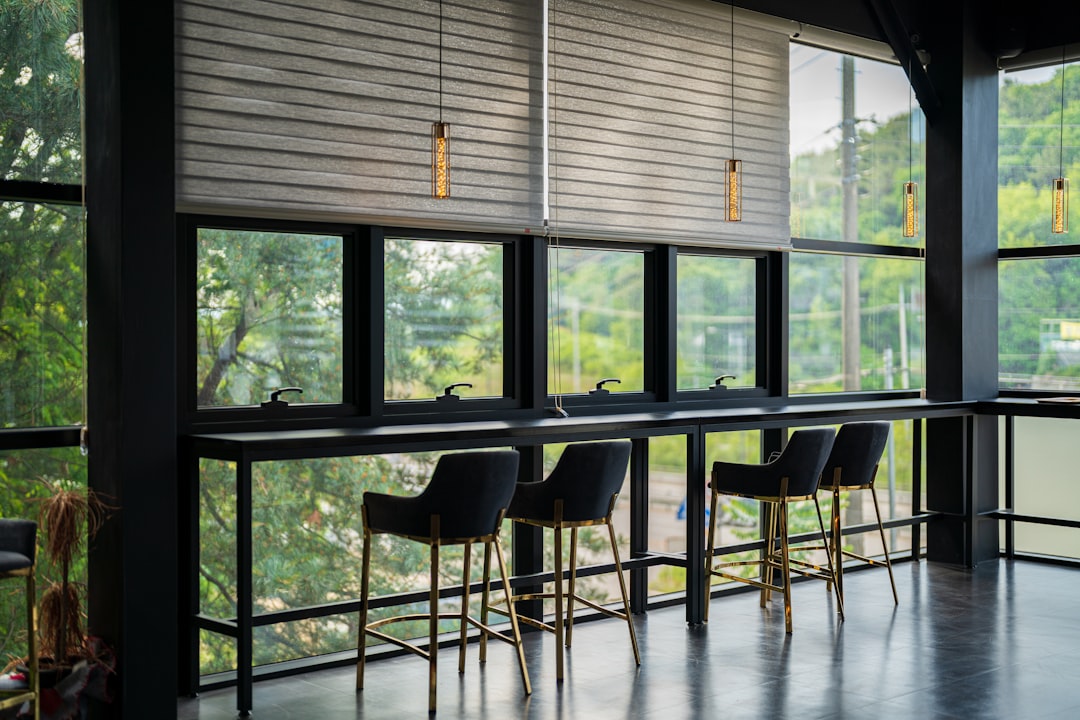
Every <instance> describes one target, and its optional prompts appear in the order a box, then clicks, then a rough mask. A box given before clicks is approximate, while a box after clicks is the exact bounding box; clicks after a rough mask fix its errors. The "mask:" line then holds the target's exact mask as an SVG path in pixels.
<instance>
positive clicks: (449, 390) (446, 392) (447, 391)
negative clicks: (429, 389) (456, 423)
mask: <svg viewBox="0 0 1080 720" xmlns="http://www.w3.org/2000/svg"><path fill="white" fill-rule="evenodd" d="M459 387H467V388H471V387H472V383H466V382H460V383H453V384H452V385H447V386H446V387H444V388H443V391H442V395H436V396H435V399H436V400H438V401H439V402H448V401H449V402H453V401H454V400H460V399H461V396H460V395H455V394H454V388H459Z"/></svg>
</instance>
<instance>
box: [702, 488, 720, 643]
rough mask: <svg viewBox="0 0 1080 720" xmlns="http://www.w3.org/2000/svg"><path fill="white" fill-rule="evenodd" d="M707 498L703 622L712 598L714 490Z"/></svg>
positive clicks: (714, 536) (714, 537) (715, 497)
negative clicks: (707, 525)
mask: <svg viewBox="0 0 1080 720" xmlns="http://www.w3.org/2000/svg"><path fill="white" fill-rule="evenodd" d="M710 496H711V497H710V498H709V536H708V540H707V541H706V546H705V622H709V604H710V601H711V600H712V578H713V576H712V560H713V543H714V542H715V541H716V505H717V496H716V490H715V489H714V490H712V491H711V492H710Z"/></svg>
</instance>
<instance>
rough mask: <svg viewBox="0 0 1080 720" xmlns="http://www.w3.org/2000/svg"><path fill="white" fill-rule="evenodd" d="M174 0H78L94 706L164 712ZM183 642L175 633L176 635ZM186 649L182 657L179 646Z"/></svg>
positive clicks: (113, 712) (172, 699) (173, 509)
mask: <svg viewBox="0 0 1080 720" xmlns="http://www.w3.org/2000/svg"><path fill="white" fill-rule="evenodd" d="M173 13H174V9H173V6H172V3H153V2H133V1H127V0H85V2H84V4H83V19H84V29H85V53H86V55H85V57H86V65H85V72H86V84H85V88H86V102H85V108H86V148H85V157H86V161H87V178H86V183H87V187H86V197H87V231H86V232H87V240H86V288H87V299H86V313H87V333H88V334H87V424H88V428H89V438H88V440H89V451H90V454H89V458H88V462H89V483H90V487H91V488H92V489H93V490H94V491H95V492H97V493H99V494H100V495H101V496H102V498H103V499H104V500H105V501H106V502H108V503H109V504H110V505H114V506H116V508H117V510H116V511H115V512H114V513H113V514H112V516H111V517H110V519H109V520H108V521H107V522H106V524H105V526H104V527H103V528H102V529H101V531H100V532H99V533H98V535H97V537H96V539H95V540H94V542H92V543H91V544H90V547H89V550H88V564H89V586H88V606H89V624H90V632H91V633H93V634H95V635H98V636H100V637H102V638H103V639H104V640H105V641H106V642H108V643H109V644H110V645H112V646H113V647H114V648H115V650H116V653H117V658H118V663H119V664H118V673H117V675H116V677H115V678H112V680H114V681H115V683H116V691H117V692H116V696H115V699H114V700H113V702H111V703H108V704H102V705H100V706H98V705H95V706H94V707H92V708H91V714H92V715H93V716H94V717H116V718H119V717H145V718H165V717H174V716H175V715H176V698H177V694H178V693H177V690H178V677H179V672H178V667H179V658H180V649H181V645H180V643H179V640H178V636H179V632H180V630H179V628H180V627H182V626H183V624H184V623H185V622H186V619H180V618H179V615H178V613H179V605H180V603H179V602H178V595H179V593H178V588H179V584H180V583H179V580H178V574H179V570H178V561H177V557H178V554H179V549H178V536H177V515H178V513H177V496H178V490H177V488H178V475H179V473H181V472H183V471H182V470H181V469H180V468H179V467H178V464H177V367H176V363H177V329H176V308H177V300H176V298H177V287H176V256H177V243H176V228H175V213H174V195H175V193H174V180H173V178H174V157H175V142H174V130H173V127H174V112H175V98H174V82H173ZM184 647H185V648H186V644H185V646H184ZM185 660H187V659H186V658H185Z"/></svg>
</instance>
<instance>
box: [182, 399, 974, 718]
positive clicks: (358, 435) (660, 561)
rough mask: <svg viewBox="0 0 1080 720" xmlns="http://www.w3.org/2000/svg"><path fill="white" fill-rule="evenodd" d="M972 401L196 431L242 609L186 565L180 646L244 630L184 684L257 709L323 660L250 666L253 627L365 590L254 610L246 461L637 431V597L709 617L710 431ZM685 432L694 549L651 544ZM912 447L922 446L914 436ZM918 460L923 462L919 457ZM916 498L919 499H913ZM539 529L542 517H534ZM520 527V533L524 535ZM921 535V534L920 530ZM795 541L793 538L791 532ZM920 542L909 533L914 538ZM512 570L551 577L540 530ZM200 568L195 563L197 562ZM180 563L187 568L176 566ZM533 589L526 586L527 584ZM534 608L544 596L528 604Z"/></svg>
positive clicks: (398, 599) (521, 582) (535, 457)
mask: <svg viewBox="0 0 1080 720" xmlns="http://www.w3.org/2000/svg"><path fill="white" fill-rule="evenodd" d="M973 407H974V403H966V402H954V403H928V402H926V401H922V400H895V401H891V402H883V403H877V404H875V405H869V404H865V403H857V404H849V403H832V404H818V405H808V404H806V405H800V406H792V407H789V408H786V409H783V410H777V409H774V410H768V409H763V408H755V409H753V410H748V411H744V410H743V409H712V410H703V411H692V410H684V411H679V412H672V413H666V414H658V413H649V412H644V413H627V414H620V415H614V416H593V417H584V418H570V419H562V420H561V419H557V418H550V419H540V420H537V419H520V420H506V421H501V422H492V423H483V424H481V425H476V424H474V423H470V422H453V423H444V424H427V425H423V426H410V427H406V428H393V427H390V426H383V427H380V428H355V429H352V430H345V429H340V428H336V429H330V430H328V431H327V432H326V433H323V434H319V433H310V432H302V433H297V432H292V431H263V432H252V433H231V432H230V433H217V434H199V435H193V436H190V437H189V438H188V440H187V443H188V448H187V452H186V455H187V457H188V461H189V464H190V469H189V473H188V477H189V478H190V481H191V483H192V484H193V485H195V486H196V487H194V488H192V487H189V488H187V493H186V496H187V497H189V498H197V484H198V459H199V458H212V459H217V460H224V461H230V462H233V463H235V465H236V489H237V492H236V502H237V507H236V515H237V528H238V537H237V556H236V563H237V606H238V608H240V611H239V614H238V616H237V617H235V618H211V617H207V616H203V615H200V614H199V612H198V592H197V587H198V577H197V568H198V563H197V562H189V563H188V564H187V566H186V575H187V576H186V578H184V579H183V580H182V583H183V587H182V592H181V594H180V595H181V597H182V598H186V607H185V608H184V609H183V610H182V612H184V613H186V618H185V622H186V623H187V633H188V637H187V642H185V643H182V646H184V647H188V648H197V645H198V643H197V639H198V632H199V631H200V630H209V631H212V632H217V633H221V634H224V635H227V636H229V637H235V638H237V642H238V668H239V670H238V671H237V672H236V673H226V674H222V675H218V676H215V677H214V678H213V679H211V680H209V682H210V683H212V685H210V684H205V683H204V681H203V679H202V678H200V677H199V675H198V653H197V652H192V654H190V655H189V656H187V657H186V658H185V659H184V664H185V668H183V670H184V671H185V672H184V674H183V677H184V678H185V681H184V682H185V683H186V690H187V691H188V692H190V693H196V692H198V691H199V690H202V689H207V688H208V687H211V686H213V687H218V686H221V685H231V684H235V685H236V686H237V709H238V711H239V712H240V714H241V715H246V714H247V713H248V712H250V710H251V709H252V684H253V682H254V681H255V680H256V679H262V678H264V677H271V676H280V675H282V674H288V673H289V672H300V671H303V670H307V669H311V668H312V667H315V666H317V665H318V664H320V663H321V662H323V661H322V660H313V661H311V662H304V663H299V664H295V668H294V669H293V670H287V669H285V668H282V667H279V666H269V667H264V668H252V667H251V659H252V647H251V645H252V632H253V629H254V628H255V627H261V626H266V625H271V624H274V623H279V622H286V621H290V620H299V619H308V618H313V617H322V616H325V615H333V614H340V613H343V612H352V611H355V610H357V609H358V608H359V601H358V600H348V601H342V602H337V603H332V604H327V605H318V606H311V607H307V608H295V609H290V610H287V611H281V612H273V613H260V614H258V615H255V614H254V613H253V612H252V602H251V601H252V588H251V582H252V581H251V568H252V559H253V558H252V538H251V514H250V513H251V507H250V503H251V474H252V473H251V465H252V463H255V462H272V461H275V460H286V459H303V458H317V457H339V456H352V455H375V454H383V453H389V452H402V453H403V452H412V451H420V450H453V449H464V448H487V447H515V448H517V449H519V451H521V452H522V455H523V463H524V464H523V467H522V469H521V473H522V479H531V478H535V477H536V476H537V475H539V474H540V471H541V469H542V454H543V453H542V446H543V445H545V444H549V443H561V442H571V441H575V440H596V439H610V438H630V439H631V440H632V441H633V444H634V449H633V451H632V455H631V468H630V477H631V490H630V494H631V502H632V506H631V517H632V518H633V525H632V527H631V557H630V558H629V559H627V560H626V561H625V562H624V563H623V565H624V568H625V569H628V570H630V572H631V594H632V596H633V600H632V603H633V605H632V609H633V611H634V612H642V611H644V610H645V609H646V608H647V607H649V606H650V605H652V606H659V605H661V604H670V603H673V602H680V603H685V607H686V619H687V622H688V623H690V624H697V623H700V622H701V621H702V619H703V617H704V602H705V601H704V594H705V587H706V585H705V583H706V576H705V574H704V559H705V548H704V545H703V543H702V542H700V541H699V540H700V539H702V538H704V531H705V520H704V518H705V507H704V503H705V500H704V498H705V475H706V472H705V438H706V435H707V434H708V433H710V432H726V431H733V430H747V429H761V430H763V433H762V435H763V442H765V443H768V442H772V441H777V440H779V438H780V436H781V435H782V433H783V432H784V431H785V430H786V429H787V428H790V427H798V426H803V425H821V424H831V423H837V422H843V421H846V420H849V419H855V418H862V419H867V418H875V419H893V420H899V419H911V420H912V421H913V422H916V423H921V419H922V418H927V417H929V418H966V417H968V416H970V414H971V413H972V411H973ZM673 435H681V436H683V437H684V438H685V439H686V459H687V463H686V497H687V524H686V538H687V550H686V552H685V553H660V552H652V551H650V550H649V549H648V531H647V508H646V507H645V505H646V504H647V503H646V502H645V501H646V500H647V496H648V488H647V463H648V440H649V438H652V437H659V436H673ZM914 450H920V451H921V446H916V447H915V448H914V449H913V451H914ZM915 465H916V467H918V465H919V463H918V462H916V463H915ZM915 502H916V503H917V502H918V500H917V499H916V501H915ZM198 512H199V511H198V502H197V500H193V501H192V504H191V505H189V506H188V507H187V508H186V511H185V515H186V517H185V519H184V521H183V524H185V525H187V527H189V528H197V527H198V526H199V518H198ZM933 516H934V514H933V513H922V512H920V513H918V514H913V516H912V517H910V518H897V519H891V520H889V521H888V522H887V523H886V526H887V527H901V526H906V525H911V526H913V527H918V526H919V525H920V524H921V523H924V522H927V521H929V520H930V519H931V518H932V517H933ZM876 529H877V526H876V524H868V525H865V526H853V527H850V528H847V529H846V530H845V534H851V533H856V532H864V531H870V530H876ZM530 530H533V531H535V529H532V528H531V529H530ZM519 537H520V538H521V539H523V540H524V541H525V542H524V544H523V546H522V547H520V548H519V547H518V540H519ZM916 537H917V536H916ZM793 541H794V540H793ZM913 542H914V540H913ZM762 546H763V541H762V540H758V541H750V542H747V543H741V544H739V545H734V546H726V547H724V548H721V550H722V551H723V552H741V551H744V550H753V549H760V547H762ZM919 547H920V546H919V545H918V544H913V548H914V552H913V554H912V556H913V557H915V558H917V557H918V548H919ZM190 548H191V550H190V552H191V556H190V557H191V559H193V560H194V559H197V557H198V541H197V538H193V539H192V542H191V545H190ZM513 552H514V561H515V576H514V577H513V578H512V579H511V581H510V582H511V585H512V586H513V588H514V590H515V591H522V590H526V589H527V588H534V587H536V586H538V585H539V584H541V583H543V582H548V581H551V580H552V576H551V574H550V572H547V571H545V570H544V569H543V564H542V552H543V547H542V541H540V540H538V538H537V537H536V533H535V532H521V533H520V534H519V530H518V529H517V528H515V537H514V549H513ZM655 565H673V566H676V567H683V568H685V569H686V591H685V592H684V593H679V594H678V596H677V597H672V598H664V599H661V600H659V601H657V602H654V603H650V600H649V597H648V590H647V585H646V580H645V571H646V570H647V569H648V568H649V567H652V566H655ZM193 570H194V572H192V571H193ZM613 570H614V564H613V563H608V564H602V565H595V566H589V567H585V568H579V575H580V576H587V575H592V574H599V573H605V572H611V571H613ZM181 571H182V572H185V568H181ZM460 591H461V589H460V588H447V589H445V590H443V591H441V592H442V595H443V596H444V597H450V596H453V595H456V594H458V593H460ZM526 591H527V590H526ZM423 597H426V592H419V593H415V592H414V593H404V594H401V595H395V596H388V597H383V598H379V599H377V600H374V601H372V607H383V606H389V605H395V604H399V603H404V602H416V601H420V600H422V598H423ZM532 610H533V612H538V610H539V609H538V608H533V609H532ZM350 657H351V659H352V661H353V662H355V655H351V656H350V655H349V654H348V653H346V654H336V655H334V656H333V657H330V658H326V659H325V662H326V663H327V664H336V665H340V664H343V663H347V662H349V659H350Z"/></svg>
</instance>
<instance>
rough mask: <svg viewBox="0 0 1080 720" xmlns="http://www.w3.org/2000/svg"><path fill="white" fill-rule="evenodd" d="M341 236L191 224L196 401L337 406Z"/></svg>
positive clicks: (341, 359)
mask: <svg viewBox="0 0 1080 720" xmlns="http://www.w3.org/2000/svg"><path fill="white" fill-rule="evenodd" d="M343 245H344V240H343V237H342V236H340V235H323V234H308V233H289V232H264V231H255V230H235V229H222V228H211V227H201V228H198V230H197V237H196V246H197V249H196V253H197V260H196V265H197V276H198V279H197V298H196V303H197V322H196V324H197V347H198V350H197V356H198V368H197V380H196V383H197V388H196V395H197V404H198V406H199V407H226V406H238V405H257V404H259V403H261V402H263V401H265V400H266V399H267V398H268V396H269V393H270V392H272V391H273V390H275V389H278V388H284V387H299V388H302V389H303V394H302V395H292V396H288V397H287V398H286V397H285V396H283V397H282V398H281V399H283V400H285V399H288V400H289V402H305V403H340V402H342V399H343V398H342V393H343V362H344V357H343V347H344V342H343V323H342V297H343V289H344V283H343V275H342V273H343V271H342V267H343V262H342V252H343Z"/></svg>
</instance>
